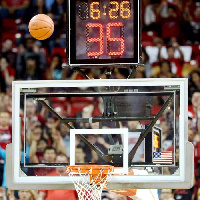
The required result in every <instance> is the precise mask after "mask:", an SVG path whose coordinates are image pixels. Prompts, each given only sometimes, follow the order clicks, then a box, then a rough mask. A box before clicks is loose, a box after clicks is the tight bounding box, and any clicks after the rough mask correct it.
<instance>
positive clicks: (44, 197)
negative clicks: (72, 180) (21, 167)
mask: <svg viewBox="0 0 200 200" xmlns="http://www.w3.org/2000/svg"><path fill="white" fill-rule="evenodd" d="M68 162H69V161H68V158H67V157H66V155H65V154H58V155H57V156H56V163H68ZM48 176H67V172H66V168H65V167H57V168H56V170H54V171H52V172H51V173H49V174H48ZM56 198H57V199H59V200H66V199H70V200H78V195H77V193H76V191H75V190H40V191H39V195H38V200H54V199H56Z"/></svg>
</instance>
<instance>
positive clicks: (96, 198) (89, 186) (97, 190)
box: [67, 166, 112, 200]
mask: <svg viewBox="0 0 200 200" xmlns="http://www.w3.org/2000/svg"><path fill="white" fill-rule="evenodd" d="M93 170H94V169H93V168H92V166H91V168H90V169H88V170H87V171H86V170H85V169H84V172H83V169H82V168H81V167H80V168H79V167H78V166H77V170H76V172H74V169H71V168H70V167H69V168H67V172H68V173H69V176H70V177H71V180H72V181H73V183H74V186H75V189H76V192H77V194H78V198H79V200H101V193H102V189H103V188H105V187H106V185H107V182H108V177H109V175H110V173H111V172H112V168H111V169H105V168H104V167H103V166H102V168H101V169H98V170H99V171H98V172H99V173H98V174H95V175H94V174H93V173H94V172H93ZM105 171H106V172H105ZM89 178H90V180H89Z"/></svg>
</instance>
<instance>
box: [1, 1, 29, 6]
mask: <svg viewBox="0 0 200 200" xmlns="http://www.w3.org/2000/svg"><path fill="white" fill-rule="evenodd" d="M29 1H30V0H2V3H3V2H4V3H6V4H7V5H8V6H9V7H15V6H16V7H17V6H21V5H22V4H23V3H24V2H29Z"/></svg>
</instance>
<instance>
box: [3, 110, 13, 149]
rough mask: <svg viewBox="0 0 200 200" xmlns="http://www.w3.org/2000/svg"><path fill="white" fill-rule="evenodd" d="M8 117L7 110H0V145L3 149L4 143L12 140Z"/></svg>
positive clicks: (4, 147)
mask: <svg viewBox="0 0 200 200" xmlns="http://www.w3.org/2000/svg"><path fill="white" fill-rule="evenodd" d="M10 119H11V118H10V114H9V113H8V112H0V146H1V147H2V148H3V149H6V145H7V144H9V143H11V141H12V127H11V126H10Z"/></svg>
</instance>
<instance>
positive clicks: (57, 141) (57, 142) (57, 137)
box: [51, 127, 67, 155]
mask: <svg viewBox="0 0 200 200" xmlns="http://www.w3.org/2000/svg"><path fill="white" fill-rule="evenodd" d="M51 135H52V138H53V145H52V146H53V147H54V148H55V149H56V152H57V153H63V154H65V155H67V150H66V148H65V144H64V142H63V139H62V137H61V134H60V130H59V129H58V128H56V127H53V128H52V129H51Z"/></svg>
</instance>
